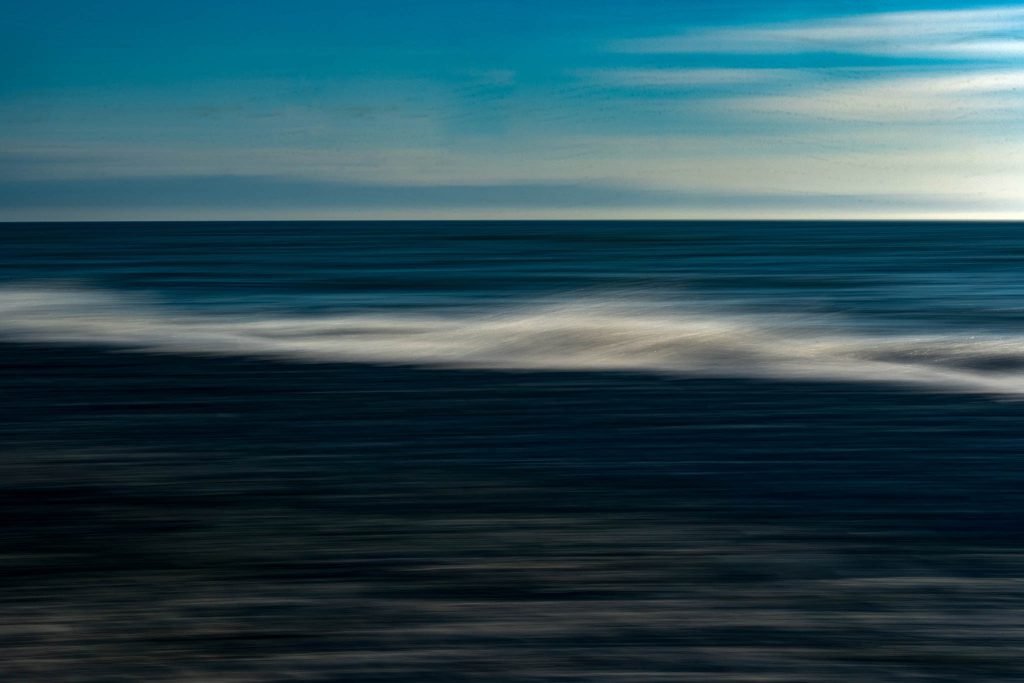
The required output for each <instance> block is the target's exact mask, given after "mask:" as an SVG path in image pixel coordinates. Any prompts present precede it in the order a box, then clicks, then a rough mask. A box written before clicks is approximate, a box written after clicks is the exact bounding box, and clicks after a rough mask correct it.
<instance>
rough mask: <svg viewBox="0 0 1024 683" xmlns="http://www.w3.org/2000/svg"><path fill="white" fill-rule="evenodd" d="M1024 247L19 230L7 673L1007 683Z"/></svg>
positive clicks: (2, 301) (290, 228)
mask: <svg viewBox="0 0 1024 683" xmlns="http://www.w3.org/2000/svg"><path fill="white" fill-rule="evenodd" d="M1022 229H1024V226H1022V225H1017V224H1009V223H1002V224H999V223H989V224H985V223H854V222H844V223H840V222H836V223H824V222H823V223H778V222H775V223H721V222H710V223H698V222H684V223H657V222H636V223H632V222H608V223H601V222H555V223H543V222H523V223H493V222H490V223H480V222H409V223H397V222H396V223H358V222H348V223H149V224H129V223H111V224H7V225H5V226H3V230H2V231H0V249H2V251H3V253H4V254H5V256H6V258H5V259H4V260H3V263H2V264H0V343H2V346H0V350H2V353H0V364H2V366H3V374H2V376H0V381H2V394H0V400H2V401H3V414H2V419H0V436H2V438H3V441H4V444H5V446H4V449H3V455H2V459H0V475H2V476H0V487H2V493H0V505H2V506H3V513H4V514H3V516H2V520H3V523H4V524H5V527H4V529H3V532H2V535H0V543H2V553H0V571H2V572H3V576H4V581H3V584H2V589H0V591H2V592H0V599H2V600H3V604H2V609H3V613H4V614H5V619H4V620H3V621H2V624H0V630H2V638H0V642H2V643H3V644H2V645H0V649H2V650H3V656H2V657H0V661H2V663H0V671H2V672H3V674H4V676H5V677H6V678H7V679H10V680H19V681H21V680H25V681H54V680H68V681H94V680H104V681H112V680H126V681H127V680H133V681H134V680H148V681H175V682H176V681H199V680H224V681H280V680H308V681H427V680H436V681H562V680H565V681H569V680H573V681H577V680H587V681H598V680H600V681H604V680H608V681H636V680H652V681H681V680H693V681H766V680H779V681H880V680H886V681H888V680H893V681H896V680H907V681H910V680H913V681H1016V680H1020V679H1021V678H1022V677H1024V657H1022V656H1021V655H1020V652H1021V647H1022V645H1024V616H1022V614H1024V612H1022V607H1024V554H1022V552H1021V550H1020V544H1021V541H1022V537H1024V533H1022V532H1024V527H1022V526H1021V502H1022V498H1021V494H1022V491H1024V460H1022V458H1021V453H1022V450H1024V448H1022V447H1024V438H1022V432H1021V427H1020V425H1021V418H1022V417H1024V403H1022V402H1021V400H1020V399H1021V398H1022V396H1024V303H1022V302H1024V298H1022V294H1024V292H1022V285H1021V279H1020V273H1021V272H1022V271H1021V259H1022V257H1024V233H1022V232H1021V231H1022Z"/></svg>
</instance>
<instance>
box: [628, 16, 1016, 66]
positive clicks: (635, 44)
mask: <svg viewBox="0 0 1024 683" xmlns="http://www.w3.org/2000/svg"><path fill="white" fill-rule="evenodd" d="M1022 31H1024V8H1021V7H994V8H986V9H970V10H929V11H911V12H885V13H877V14H866V15H859V16H852V17H839V18H834V19H826V20H810V21H798V22H789V23H781V24H771V25H766V26H755V27H721V28H711V29H703V30H698V31H691V32H688V33H684V34H681V35H674V36H662V37H653V38H639V39H630V40H622V41H618V42H617V43H615V44H614V45H613V51H616V52H626V53H646V54H659V53H661V54H674V53H675V54H685V53H709V54H792V53H806V52H840V53H854V54H864V55H887V56H908V57H909V56H918V57H925V56H930V57H950V58H1011V57H1017V56H1021V55H1024V38H1022V37H1021V33H1022Z"/></svg>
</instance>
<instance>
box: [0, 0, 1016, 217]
mask: <svg viewBox="0 0 1024 683" xmlns="http://www.w3.org/2000/svg"><path fill="white" fill-rule="evenodd" d="M0 5H3V7H2V9H3V15H4V17H5V21H4V22H2V23H0V65H2V67H0V220H4V221H13V220H236V219H237V220H254V219H264V220H274V219H364V218H366V219H378V218H381V219H392V218H394V219H405V218H430V219H439V218H440V219H444V218H456V219H480V218H485V219H486V218H497V219H532V218H587V219H589V218H607V219H620V218H640V219H643V218H652V219H675V218H679V219H687V218H724V219H729V218H737V219H747V218H768V219H772V218H808V219H834V218H854V219H857V218H922V219H932V218H943V219H974V218H978V219H1024V5H1017V6H1014V5H993V4H990V3H971V2H963V1H961V2H941V1H934V2H913V1H902V0H887V1H877V0H874V1H873V0H858V1H854V0H794V1H791V2H766V1H763V0H762V1H758V2H754V1H752V0H733V1H731V2H728V1H726V2H723V1H721V0H717V1H715V0H631V1H630V2H625V1H618V2H611V1H609V0H544V1H540V0H453V1H450V2H426V1H421V2H414V1H412V0H333V1H328V0H289V1H287V2H284V1H279V0H263V1H261V0H246V1H242V0H216V1H212V0H177V1H176V2H174V3H167V2H139V1H138V0H132V1H129V0H106V1H102V2H101V1H98V0H49V1H47V0H39V1H38V2H34V3H28V2H13V0H0Z"/></svg>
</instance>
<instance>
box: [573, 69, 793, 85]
mask: <svg viewBox="0 0 1024 683" xmlns="http://www.w3.org/2000/svg"><path fill="white" fill-rule="evenodd" d="M577 75H578V76H579V77H580V78H582V79H584V80H585V81H588V82H590V83H594V84H596V85H601V86H609V87H621V88H697V87H714V86H729V85H742V86H749V85H752V84H760V83H776V82H779V81H792V80H802V79H804V78H805V77H806V76H807V74H806V72H803V71H801V70H798V69H591V70H584V71H580V72H577Z"/></svg>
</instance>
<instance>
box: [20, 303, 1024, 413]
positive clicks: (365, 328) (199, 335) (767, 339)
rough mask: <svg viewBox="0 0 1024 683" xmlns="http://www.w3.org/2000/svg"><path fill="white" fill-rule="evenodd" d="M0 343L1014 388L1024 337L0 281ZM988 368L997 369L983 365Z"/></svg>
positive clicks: (592, 306)
mask: <svg viewBox="0 0 1024 683" xmlns="http://www.w3.org/2000/svg"><path fill="white" fill-rule="evenodd" d="M0 338H5V339H9V340H15V341H51V342H77V343H99V344H109V345H116V346H120V347H124V348H130V349H136V350H145V351H151V352H164V353H202V354H221V355H254V356H264V357H277V358H286V359H292V360H303V361H318V362H331V361H344V362H372V363H392V364H420V365H431V366H451V367H472V368H493V369H533V370H537V369H549V370H635V371H648V372H662V373H672V374H678V375H702V376H717V377H762V378H777V379H800V380H843V381H867V382H894V383H901V384H913V385H920V386H925V387H929V388H933V389H943V390H953V391H968V392H983V393H993V394H1003V395H1024V336H1020V335H1003V336H996V335H968V334H921V335H907V334H877V333H875V334H868V333H863V332H859V331H858V330H857V329H856V328H855V327H854V326H852V325H846V326H844V325H843V324H842V323H841V321H839V320H836V319H831V318H830V319H828V320H823V321H818V322H814V321H809V320H808V319H807V318H806V317H796V316H786V315H778V314H771V315H764V314H752V313H742V312H726V313H723V312H716V311H711V310H709V309H708V307H707V304H702V305H697V304H691V305H689V306H677V305H671V306H669V305H665V304H657V303H646V304H645V303H641V302H637V301H622V300H614V299H605V300H597V299H584V300H577V301H573V302H568V303H551V302H541V303H537V304H533V305H528V306H515V307H507V308H504V309H499V310H491V311H489V312H486V313H480V312H476V313H465V312H451V311H447V312H446V311H435V312H415V313H414V312H390V313H376V314H369V313H367V314H359V313H346V314H335V315H309V316H292V317H289V316H275V317H256V316H246V315H230V314H223V313H182V312H174V311H172V310H169V309H165V308H163V307H161V306H158V305H154V304H151V303H147V302H146V301H144V300H141V299H139V298H135V297H131V296H125V295H115V294H111V293H105V292H102V291H94V290H83V289H76V288H41V287H18V286H10V287H0ZM993 367H998V368H1001V369H993Z"/></svg>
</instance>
